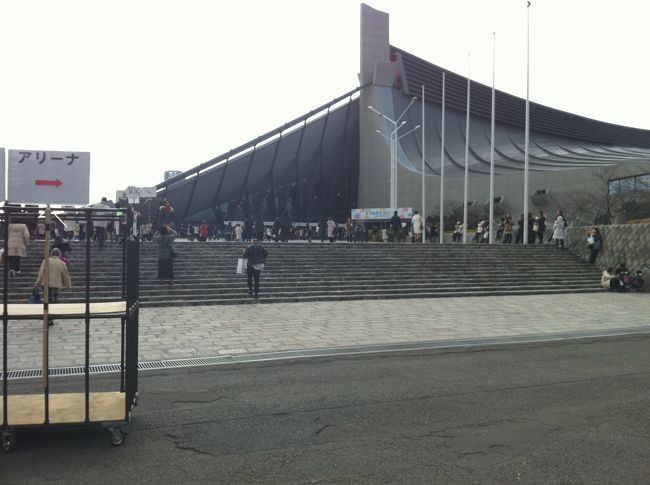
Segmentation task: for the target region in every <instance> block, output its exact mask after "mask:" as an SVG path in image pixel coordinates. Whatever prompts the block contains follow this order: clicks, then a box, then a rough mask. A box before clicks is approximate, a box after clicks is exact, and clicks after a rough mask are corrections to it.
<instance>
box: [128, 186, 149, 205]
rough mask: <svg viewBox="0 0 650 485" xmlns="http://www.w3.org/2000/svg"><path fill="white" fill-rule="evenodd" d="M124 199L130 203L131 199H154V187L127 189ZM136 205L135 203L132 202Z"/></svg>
mask: <svg viewBox="0 0 650 485" xmlns="http://www.w3.org/2000/svg"><path fill="white" fill-rule="evenodd" d="M126 197H127V198H128V199H129V202H131V199H145V198H147V197H150V198H151V197H153V198H155V197H156V187H132V186H131V187H127V188H126ZM132 203H137V201H135V202H132Z"/></svg>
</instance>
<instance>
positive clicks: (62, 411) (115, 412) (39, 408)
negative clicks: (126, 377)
mask: <svg viewBox="0 0 650 485" xmlns="http://www.w3.org/2000/svg"><path fill="white" fill-rule="evenodd" d="M124 400H125V394H124V393H123V392H91V393H90V421H93V422H99V421H122V420H124V419H125V411H124ZM84 406H85V395H84V393H83V392H75V393H64V394H50V424H61V423H83V422H84V420H85V418H86V416H85V407H84ZM7 412H8V416H9V425H11V426H17V425H28V424H29V425H32V424H44V423H45V397H44V396H43V394H22V395H15V396H9V398H8V403H7ZM3 419H4V416H3V411H2V406H0V422H2V421H3Z"/></svg>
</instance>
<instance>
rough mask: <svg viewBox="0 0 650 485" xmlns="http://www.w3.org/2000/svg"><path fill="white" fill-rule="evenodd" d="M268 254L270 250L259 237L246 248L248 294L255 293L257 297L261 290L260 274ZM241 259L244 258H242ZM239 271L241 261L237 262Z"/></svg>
mask: <svg viewBox="0 0 650 485" xmlns="http://www.w3.org/2000/svg"><path fill="white" fill-rule="evenodd" d="M268 255H269V252H268V251H267V249H266V248H265V247H264V246H262V245H261V244H260V243H259V241H258V240H257V239H254V240H253V244H251V245H250V246H248V247H247V248H246V249H244V258H246V259H245V260H246V263H245V264H246V276H247V280H248V294H249V295H253V294H254V295H255V298H256V299H257V296H258V294H259V291H260V274H261V273H262V270H263V269H264V263H265V261H266V258H267V257H268ZM239 261H242V260H241V259H240V260H239ZM242 264H244V263H242ZM237 272H239V262H238V264H237Z"/></svg>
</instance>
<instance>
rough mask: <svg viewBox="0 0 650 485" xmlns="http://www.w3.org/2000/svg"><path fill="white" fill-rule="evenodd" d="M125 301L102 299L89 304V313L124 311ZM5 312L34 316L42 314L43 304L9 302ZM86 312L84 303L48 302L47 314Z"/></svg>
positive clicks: (80, 313)
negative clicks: (48, 309)
mask: <svg viewBox="0 0 650 485" xmlns="http://www.w3.org/2000/svg"><path fill="white" fill-rule="evenodd" d="M125 312H126V301H124V300H121V301H102V302H96V303H91V304H90V313H91V315H102V314H108V313H125ZM7 313H8V315H9V318H11V317H34V318H39V319H40V318H41V317H42V316H43V305H42V304H40V303H38V304H34V303H9V304H8V305H7ZM85 313H86V304H85V303H56V304H50V311H49V315H50V316H51V317H52V318H54V317H56V316H64V315H65V316H79V317H80V318H81V317H83V316H84V315H85Z"/></svg>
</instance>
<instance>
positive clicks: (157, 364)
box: [0, 326, 650, 380]
mask: <svg viewBox="0 0 650 485" xmlns="http://www.w3.org/2000/svg"><path fill="white" fill-rule="evenodd" d="M648 333H650V328H648V327H647V326H646V327H634V328H623V329H615V330H608V331H590V332H572V333H557V334H545V335H521V336H516V337H495V338H484V339H466V340H434V341H425V342H411V343H398V344H376V345H364V346H357V347H331V348H322V349H310V350H287V351H281V352H266V353H258V354H234V355H219V356H212V357H192V358H188V359H172V360H156V361H149V362H140V363H139V364H138V370H141V371H147V370H164V369H180V368H185V367H203V366H210V365H228V364H245V363H254V362H268V361H277V360H289V359H307V358H314V357H337V356H350V355H358V354H376V353H385V352H405V351H413V350H434V349H453V348H462V347H481V346H486V345H506V344H527V343H544V342H558V341H563V340H576V339H588V338H602V337H620V336H626V335H637V334H648ZM120 369H121V366H120V364H96V365H91V366H90V368H89V372H90V374H109V373H115V372H120ZM49 375H50V376H52V377H63V376H80V375H84V366H72V367H55V368H51V369H50V372H49ZM41 376H42V371H41V369H22V370H13V371H9V372H7V379H31V378H35V377H41ZM2 379H3V373H2V371H0V380H2Z"/></svg>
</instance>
